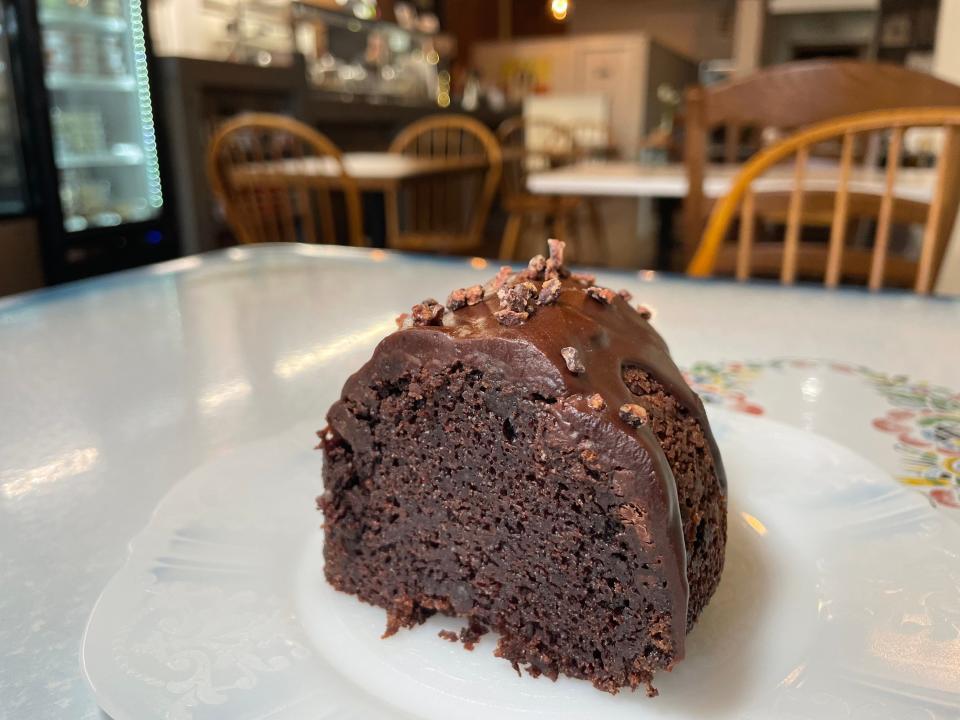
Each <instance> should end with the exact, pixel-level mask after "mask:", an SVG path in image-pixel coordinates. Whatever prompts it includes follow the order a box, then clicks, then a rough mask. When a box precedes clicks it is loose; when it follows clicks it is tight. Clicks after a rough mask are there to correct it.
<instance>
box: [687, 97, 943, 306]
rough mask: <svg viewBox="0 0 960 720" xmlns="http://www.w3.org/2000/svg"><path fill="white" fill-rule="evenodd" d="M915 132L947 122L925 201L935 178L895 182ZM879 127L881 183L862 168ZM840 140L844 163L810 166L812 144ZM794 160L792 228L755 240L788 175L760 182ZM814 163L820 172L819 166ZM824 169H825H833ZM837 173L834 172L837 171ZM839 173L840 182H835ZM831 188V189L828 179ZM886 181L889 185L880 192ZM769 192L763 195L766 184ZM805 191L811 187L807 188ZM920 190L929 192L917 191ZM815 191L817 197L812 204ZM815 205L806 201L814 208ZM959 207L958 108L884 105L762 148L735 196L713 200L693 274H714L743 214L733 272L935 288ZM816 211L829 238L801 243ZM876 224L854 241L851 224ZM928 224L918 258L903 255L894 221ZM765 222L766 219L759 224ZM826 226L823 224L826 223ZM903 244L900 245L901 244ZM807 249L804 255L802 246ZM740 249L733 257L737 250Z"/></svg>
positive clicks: (789, 217)
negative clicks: (775, 268)
mask: <svg viewBox="0 0 960 720" xmlns="http://www.w3.org/2000/svg"><path fill="white" fill-rule="evenodd" d="M910 128H941V129H943V130H944V131H945V141H944V143H943V146H942V148H941V151H940V152H939V159H938V162H937V165H936V168H935V169H934V170H932V171H930V173H931V174H930V176H929V178H930V179H929V182H931V185H930V188H929V195H928V197H929V199H925V195H926V191H927V189H926V187H925V185H924V183H926V182H928V181H927V180H926V179H925V178H924V176H922V175H920V174H919V173H920V172H922V171H920V170H911V172H912V173H917V174H914V175H913V176H907V175H906V171H904V173H903V175H904V176H905V177H904V180H903V183H905V184H904V185H903V186H901V185H900V184H898V177H899V176H900V172H899V168H900V165H901V160H902V158H901V155H902V150H903V145H904V134H905V132H906V131H907V129H910ZM879 133H887V134H888V135H889V141H888V143H887V157H886V162H885V169H884V171H883V176H882V183H879V182H877V181H875V179H874V178H875V177H876V176H875V173H876V171H875V170H873V168H858V169H856V172H857V173H859V175H856V176H855V175H854V171H855V170H854V169H855V167H856V165H857V159H856V155H857V149H858V148H859V147H863V146H864V145H865V143H864V142H863V141H864V140H868V141H869V138H870V137H871V136H874V135H877V134H879ZM825 145H830V146H831V147H834V148H836V147H837V146H839V155H840V157H839V163H838V164H837V165H835V166H834V165H832V164H830V165H823V164H821V163H819V162H818V164H817V165H815V166H813V165H811V159H810V158H811V148H814V147H823V146H825ZM791 158H792V159H793V161H794V170H793V178H792V183H791V187H790V191H789V195H788V200H787V208H786V229H785V234H784V241H783V243H782V244H779V245H774V244H771V243H760V244H758V243H757V241H756V240H755V238H754V234H753V232H754V231H753V230H752V229H751V228H753V227H754V226H755V225H756V219H757V218H761V219H762V218H763V217H764V216H763V215H761V214H760V212H761V211H760V209H761V208H764V209H765V211H771V210H772V209H774V208H776V207H777V205H778V204H780V203H782V202H783V201H782V200H781V199H780V198H783V197H784V194H783V187H782V185H783V184H782V180H777V179H776V178H773V179H770V180H769V182H768V184H766V185H763V186H761V185H755V182H756V181H757V180H759V179H760V178H761V177H762V176H764V175H765V174H766V173H767V172H768V171H770V170H771V169H773V168H776V167H778V166H780V165H781V164H782V163H783V162H784V161H787V160H790V159H791ZM811 167H814V168H815V170H812V169H811ZM824 168H827V170H826V172H825V170H824ZM834 169H835V170H836V175H833V170H834ZM834 177H835V178H836V180H834V179H833V178H834ZM825 183H827V186H828V187H829V188H830V189H829V190H828V189H825V187H824V185H825ZM875 185H882V191H881V190H879V189H876V190H875V189H873V187H874V186H875ZM764 187H766V188H768V190H767V191H766V192H764V190H763V188H764ZM808 188H812V189H811V190H808ZM918 192H919V193H922V194H920V195H919V197H918ZM808 195H809V200H810V202H809V203H808V202H807V196H808ZM808 205H809V207H808ZM958 207H960V106H958V107H947V108H940V107H931V108H903V109H897V110H882V111H875V112H869V113H861V114H858V115H851V116H848V117H844V118H837V119H835V120H832V121H828V122H823V123H820V124H817V125H813V126H811V127H809V128H806V129H805V130H801V131H799V132H797V133H795V134H793V135H791V136H789V137H786V138H783V139H781V140H780V141H779V142H777V143H775V144H773V145H771V146H770V147H768V148H766V149H764V150H762V151H761V152H760V153H758V154H757V155H756V156H755V157H754V158H753V159H752V160H751V161H750V162H748V163H747V164H746V165H745V166H744V167H743V169H742V170H741V172H740V173H739V174H738V176H737V177H736V178H735V179H734V180H733V183H732V185H731V189H730V191H729V193H728V194H727V195H726V196H725V197H724V198H722V199H721V200H719V201H718V202H717V203H716V205H715V206H714V209H713V212H712V214H711V216H710V221H709V223H708V226H707V230H706V232H705V233H704V235H703V240H702V241H701V243H700V245H699V247H698V249H697V252H696V254H695V256H694V258H693V260H692V261H691V263H690V265H689V267H688V272H689V273H690V274H691V275H694V276H705V275H709V274H711V273H712V272H713V270H714V268H715V266H716V263H717V259H718V256H719V255H720V251H721V249H722V245H723V240H724V238H725V237H726V235H727V232H728V230H729V228H730V226H731V224H732V222H733V220H734V219H735V218H736V216H737V213H738V211H739V212H740V213H741V215H742V217H741V223H740V230H739V237H738V240H737V244H736V246H735V247H729V248H727V249H728V250H731V251H735V256H736V277H737V278H738V279H741V280H743V279H746V278H748V277H749V276H750V275H751V274H753V273H755V272H756V271H757V267H758V263H759V265H760V266H761V267H762V268H763V269H768V268H769V267H770V265H771V262H779V272H780V278H781V281H782V282H783V283H791V282H794V281H795V280H796V278H797V277H798V273H799V272H803V274H804V276H807V277H808V276H809V275H810V274H811V273H812V272H819V273H823V282H824V284H825V285H826V286H827V287H836V286H837V285H838V284H839V283H840V281H841V279H842V278H844V277H850V276H856V277H861V278H863V279H865V280H866V281H867V285H868V287H869V288H870V289H871V290H878V289H880V288H881V287H883V285H884V284H885V283H887V282H889V280H890V278H891V277H892V278H894V279H895V280H896V281H897V282H899V283H909V285H910V286H911V287H913V288H914V290H915V291H916V292H918V293H929V292H930V290H931V287H932V285H933V280H934V278H935V276H936V273H937V270H938V268H939V265H940V263H941V262H942V259H943V255H944V253H945V250H946V243H947V239H948V238H949V236H950V233H951V230H952V228H953V225H954V222H955V219H956V216H957V211H958ZM808 215H809V216H810V218H812V217H813V216H814V215H815V216H816V217H817V218H818V220H817V222H818V223H819V222H820V220H819V218H821V217H823V218H830V223H829V227H830V235H829V243H828V244H823V243H818V242H805V243H803V245H802V247H801V234H800V231H801V228H802V227H803V225H804V223H805V222H810V218H808V217H807V216H808ZM867 218H870V219H873V220H875V221H876V230H875V233H874V235H873V237H872V243H870V240H871V238H870V237H869V236H862V235H858V237H857V238H855V239H854V241H853V244H852V245H850V246H849V247H848V246H847V229H848V227H849V226H850V221H851V219H859V220H865V219H867ZM904 222H906V223H908V224H922V225H923V226H924V232H923V241H922V244H921V246H920V249H919V257H917V256H916V255H912V256H911V255H909V253H910V252H911V251H910V246H909V245H907V246H906V252H907V253H908V255H907V257H903V256H897V250H898V247H899V246H898V245H895V244H894V243H893V239H894V238H893V235H892V227H893V225H894V224H895V223H904ZM761 226H762V224H761ZM823 226H824V227H826V223H824V225H823ZM900 244H901V245H902V244H903V243H900ZM801 251H802V252H801ZM732 254H733V253H729V254H728V256H729V255H732Z"/></svg>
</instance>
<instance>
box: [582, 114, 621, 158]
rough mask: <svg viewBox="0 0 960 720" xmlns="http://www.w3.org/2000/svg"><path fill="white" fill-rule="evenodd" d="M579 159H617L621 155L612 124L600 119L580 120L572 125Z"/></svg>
mask: <svg viewBox="0 0 960 720" xmlns="http://www.w3.org/2000/svg"><path fill="white" fill-rule="evenodd" d="M570 134H571V135H572V136H573V142H574V144H575V145H576V147H577V159H578V160H616V159H617V158H618V157H619V156H620V152H619V150H618V149H617V144H616V142H615V141H614V138H613V131H612V130H611V128H610V125H609V124H608V123H605V122H600V121H594V122H591V121H586V120H583V121H580V122H577V123H575V124H574V125H572V126H571V127H570Z"/></svg>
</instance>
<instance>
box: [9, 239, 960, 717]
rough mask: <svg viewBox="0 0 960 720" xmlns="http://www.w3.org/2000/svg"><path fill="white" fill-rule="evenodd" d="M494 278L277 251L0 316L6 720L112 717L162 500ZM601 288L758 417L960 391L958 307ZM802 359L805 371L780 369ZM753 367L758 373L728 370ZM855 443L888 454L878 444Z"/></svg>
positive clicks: (751, 289) (810, 415) (723, 396)
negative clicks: (123, 607) (637, 305)
mask: <svg viewBox="0 0 960 720" xmlns="http://www.w3.org/2000/svg"><path fill="white" fill-rule="evenodd" d="M495 269H496V268H495V267H491V266H488V264H487V262H486V261H484V260H480V259H473V260H461V259H456V260H443V259H429V258H426V257H417V256H405V255H398V254H392V253H386V252H383V251H378V250H374V251H362V250H347V249H341V248H329V247H315V246H290V245H288V246H262V247H255V248H242V249H241V248H237V249H232V250H227V251H223V252H217V253H212V254H209V255H203V256H194V257H188V258H184V259H181V260H177V261H173V262H170V263H166V264H163V265H158V266H154V267H148V268H145V269H140V270H135V271H131V272H125V273H120V274H117V275H113V276H110V277H105V278H102V279H95V280H89V281H84V282H80V283H76V284H72V285H67V286H62V287H58V288H54V289H50V290H44V291H40V292H36V293H31V294H27V295H23V296H18V297H13V298H9V299H6V300H3V301H0V347H2V348H3V351H2V353H0V404H2V408H3V412H2V413H0V717H2V718H4V719H6V718H31V720H41V719H43V718H61V717H69V718H95V717H98V712H99V711H98V709H97V706H96V703H95V702H94V699H93V696H92V694H91V693H90V691H89V690H88V688H87V687H86V685H85V683H84V681H83V679H82V677H81V674H80V668H79V663H78V649H79V645H80V640H81V635H82V632H83V628H84V624H85V622H86V619H87V616H88V615H89V613H90V610H91V608H92V606H93V604H94V602H95V600H96V598H97V596H98V594H99V592H100V590H101V589H102V588H103V586H104V584H105V583H106V582H107V580H108V579H109V577H110V576H111V575H112V574H113V573H114V572H116V570H117V569H118V568H119V567H120V566H121V564H122V563H123V562H124V558H125V556H126V552H127V543H128V542H129V540H130V539H131V537H133V536H134V535H135V534H136V533H137V532H138V531H139V530H140V529H141V528H142V527H143V526H144V525H145V523H146V521H147V519H148V517H149V516H150V514H151V512H152V511H153V509H154V507H155V506H156V504H157V502H158V501H159V500H160V499H161V498H162V497H163V496H164V494H165V493H166V492H167V491H168V490H169V489H170V488H171V487H172V486H173V484H174V483H176V482H177V481H178V480H179V479H181V478H183V477H184V476H185V475H186V474H187V473H189V472H190V471H191V470H192V469H194V468H197V467H199V466H201V465H203V464H204V463H207V462H209V461H210V460H211V459H213V458H215V457H217V456H220V455H222V454H224V453H226V452H229V451H231V450H233V449H236V448H238V447H240V446H242V445H244V444H245V443H248V442H250V441H252V440H254V439H256V438H260V437H263V436H265V435H272V434H275V433H278V432H281V431H283V430H284V429H289V428H291V427H293V426H294V425H297V424H302V423H304V422H305V421H312V422H313V424H314V425H315V426H316V427H318V428H319V427H320V426H322V425H323V424H324V414H325V412H326V410H327V408H326V407H325V406H324V405H323V404H322V403H320V402H319V401H318V397H319V396H320V395H321V393H322V394H325V395H329V393H330V392H331V388H334V389H336V388H339V387H340V385H341V383H342V382H343V381H344V379H345V378H346V377H347V375H348V374H349V373H350V372H351V371H352V370H353V369H355V368H356V367H358V366H359V364H360V363H361V362H362V361H363V360H365V359H366V358H367V357H368V356H369V354H370V352H371V350H372V348H373V346H374V344H375V343H376V342H377V341H378V340H379V338H380V337H382V336H383V335H384V334H386V333H387V332H389V331H391V330H392V329H393V327H394V317H395V316H396V315H397V313H398V312H400V311H403V310H406V309H408V308H409V307H410V305H411V304H413V303H414V302H417V301H419V300H421V299H423V298H424V297H427V296H434V297H437V298H440V299H443V298H445V297H446V294H447V292H448V291H449V290H450V289H452V288H455V287H462V286H465V285H468V284H472V283H476V282H479V281H482V280H484V279H486V278H488V277H489V276H490V275H492V274H493V272H494V271H495ZM598 282H599V283H601V284H604V285H609V286H611V287H614V288H621V287H625V288H628V289H630V290H631V291H632V292H633V294H634V295H635V296H636V298H637V300H639V301H642V302H645V303H647V304H649V305H650V306H652V307H653V308H654V309H655V311H656V316H655V319H654V323H655V325H656V327H657V328H658V329H659V330H660V331H661V332H662V333H663V334H664V336H665V337H666V339H667V340H668V342H669V344H670V346H671V348H672V349H673V353H674V356H675V358H676V360H677V361H678V363H679V364H680V365H682V366H685V367H688V368H691V380H692V381H693V382H695V384H698V385H699V386H701V389H702V390H703V391H704V392H706V393H707V394H709V395H711V396H712V397H711V398H708V399H711V400H713V401H720V402H728V403H729V404H731V405H732V406H734V407H738V409H742V410H744V411H745V412H758V411H764V408H765V409H766V412H768V414H770V415H772V416H775V415H777V414H778V413H779V414H780V416H781V419H785V420H787V421H794V422H797V423H800V424H801V425H804V426H805V427H808V429H812V430H814V431H817V432H824V433H825V434H831V433H832V434H834V435H840V436H843V434H844V432H845V430H844V429H845V428H846V427H847V425H849V424H850V422H851V421H850V418H849V416H850V415H851V414H852V413H853V410H854V408H844V409H843V411H842V412H837V411H829V410H823V411H822V412H820V413H819V414H817V413H816V412H814V410H815V409H816V408H817V407H820V405H819V404H818V403H821V404H822V398H823V397H825V396H826V395H829V394H830V393H829V392H826V393H822V391H823V389H824V388H827V389H828V390H829V388H830V387H831V385H830V383H831V382H834V379H831V378H833V377H834V376H833V375H830V373H836V372H842V373H844V374H849V373H850V372H861V371H862V372H867V371H866V370H863V368H872V369H873V371H876V373H879V374H878V375H869V374H868V375H866V376H865V377H866V378H867V379H870V382H871V383H874V384H876V383H879V385H878V387H879V386H882V387H887V389H889V388H890V387H893V388H894V389H895V390H897V389H903V388H905V387H908V385H907V384H904V383H905V381H904V382H901V379H898V377H897V376H898V374H901V373H902V374H905V375H906V376H907V377H909V378H913V379H914V380H920V379H923V380H927V381H929V382H930V383H934V384H938V385H942V386H946V387H947V388H953V389H954V392H955V391H956V389H958V388H960V363H958V362H957V349H958V348H960V303H958V302H952V301H945V300H936V299H927V298H919V297H914V296H912V295H907V294H900V293H885V294H879V295H869V294H867V293H865V292H861V291H855V290H840V291H834V292H827V291H824V290H822V289H821V288H819V287H816V288H805V287H794V288H780V287H778V286H775V285H767V284H750V285H736V284H733V283H729V282H720V281H691V280H686V279H683V278H677V277H669V276H667V277H665V276H660V275H658V274H656V273H652V272H641V273H627V272H621V273H613V272H611V273H600V274H599V278H598ZM784 356H788V357H790V358H800V359H801V360H791V361H773V359H774V358H782V357H784ZM804 358H807V359H814V360H803V359H804ZM740 360H753V361H756V362H755V363H753V364H746V365H745V364H742V363H739V362H729V361H740ZM833 361H837V362H833ZM778 363H780V365H778ZM784 363H785V364H784ZM834 366H836V367H834ZM751 368H753V370H751ZM757 368H769V372H777V373H781V374H782V376H783V377H784V378H785V380H784V382H793V380H791V379H790V377H792V376H790V373H794V374H796V373H799V374H800V377H802V378H803V381H802V383H801V384H800V385H798V386H797V402H798V403H800V405H798V406H797V407H798V408H799V409H798V410H796V417H793V418H791V417H789V415H790V413H792V412H794V411H793V410H789V409H784V408H786V405H785V404H784V403H787V401H789V400H790V399H789V398H780V399H778V398H776V397H769V398H762V397H760V398H754V397H751V395H750V393H751V390H750V387H749V384H750V383H751V382H761V381H762V380H763V378H762V377H761V378H760V379H759V380H758V376H759V375H762V374H763V373H762V372H761V371H760V370H757ZM778 368H779V369H778ZM751 373H753V374H751ZM877 378H879V380H878V379H877ZM768 379H769V378H768ZM884 383H886V385H884ZM890 383H893V385H891V384H890ZM897 383H900V384H899V385H898V384H897ZM761 384H762V382H761ZM758 387H759V386H758ZM871 387H873V386H872V385H871ZM909 387H911V388H913V389H914V390H916V389H917V387H919V388H920V390H919V392H921V394H922V392H923V388H925V387H928V386H927V385H923V386H915V385H909ZM335 391H336V390H334V392H335ZM870 392H872V390H870ZM821 393H822V394H821ZM788 394H789V393H788ZM804 403H806V404H804ZM824 407H825V406H824ZM777 408H780V409H779V410H778V409H777ZM899 417H901V416H895V418H894V419H896V418H899ZM891 422H893V420H891ZM897 422H900V420H897ZM831 428H836V430H837V431H836V432H835V433H834V432H832V430H831ZM894 429H896V428H894ZM858 432H861V433H864V435H863V437H865V438H867V439H870V441H871V442H873V441H874V440H876V441H877V442H887V441H888V433H887V431H886V430H884V429H883V428H882V427H879V428H876V429H871V428H869V427H867V426H866V425H865V426H864V428H861V429H860V430H858ZM870 433H872V434H870ZM839 439H841V440H844V439H845V438H844V437H840V438H839ZM855 441H856V440H855V439H851V442H855ZM304 442H310V438H305V439H304ZM890 458H891V462H892V461H893V459H894V456H893V455H890ZM891 472H892V473H895V472H896V470H895V469H891ZM317 484H318V487H319V484H320V479H319V477H318V478H317ZM944 511H945V512H950V511H949V510H948V509H945V510H944Z"/></svg>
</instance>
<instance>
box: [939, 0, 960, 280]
mask: <svg viewBox="0 0 960 720" xmlns="http://www.w3.org/2000/svg"><path fill="white" fill-rule="evenodd" d="M958 40H960V0H941V1H940V16H939V19H938V20H937V39H936V44H935V45H934V49H933V73H934V74H935V75H937V76H939V77H942V78H943V79H944V80H949V81H950V82H953V83H957V84H960V42H958ZM935 292H937V294H941V295H960V217H958V218H957V221H956V222H954V225H953V233H952V234H951V235H950V243H949V245H947V254H946V256H945V257H944V258H943V265H942V266H941V268H940V277H939V278H938V280H937V284H936V287H935Z"/></svg>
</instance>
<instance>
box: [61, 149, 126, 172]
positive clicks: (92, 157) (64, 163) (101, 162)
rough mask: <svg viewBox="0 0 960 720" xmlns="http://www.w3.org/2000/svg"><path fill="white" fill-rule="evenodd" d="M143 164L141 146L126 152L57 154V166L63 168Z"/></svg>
mask: <svg viewBox="0 0 960 720" xmlns="http://www.w3.org/2000/svg"><path fill="white" fill-rule="evenodd" d="M142 164H143V152H142V151H141V150H140V149H139V148H130V149H129V150H126V151H124V152H117V151H107V152H97V153H86V154H83V155H74V154H65V155H58V156H57V167H58V168H61V169H63V170H67V169H74V168H96V167H104V168H106V167H124V166H130V165H142Z"/></svg>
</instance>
